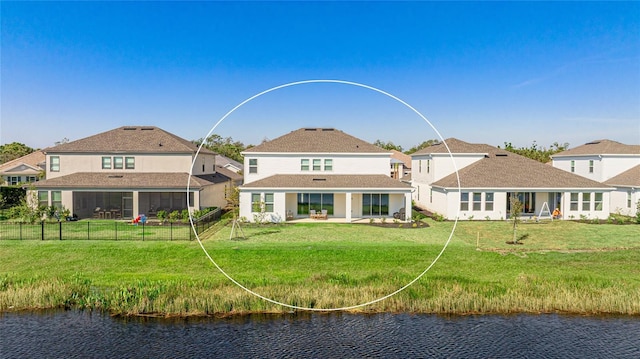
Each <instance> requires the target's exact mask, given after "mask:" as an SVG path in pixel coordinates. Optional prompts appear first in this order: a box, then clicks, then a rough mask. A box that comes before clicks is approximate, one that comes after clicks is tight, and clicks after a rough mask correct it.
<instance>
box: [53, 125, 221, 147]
mask: <svg viewBox="0 0 640 359" xmlns="http://www.w3.org/2000/svg"><path fill="white" fill-rule="evenodd" d="M197 150H198V146H196V145H195V144H194V143H192V142H190V141H187V140H185V139H183V138H180V137H178V136H176V135H174V134H172V133H169V132H166V131H164V130H162V129H160V128H158V127H155V126H122V127H118V128H116V129H113V130H110V131H106V132H102V133H99V134H96V135H93V136H89V137H85V138H82V139H79V140H76V141H71V142H68V143H63V144H61V145H58V146H55V147H51V148H49V149H48V150H47V151H46V152H47V153H69V152H92V153H95V152H103V153H109V152H118V153H122V152H131V153H196V151H197ZM200 153H203V154H205V153H207V154H212V153H213V152H211V151H210V150H208V149H206V148H204V147H203V148H202V149H201V150H200Z"/></svg>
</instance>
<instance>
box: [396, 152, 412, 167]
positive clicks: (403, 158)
mask: <svg viewBox="0 0 640 359" xmlns="http://www.w3.org/2000/svg"><path fill="white" fill-rule="evenodd" d="M391 158H392V159H396V160H399V161H400V162H402V165H403V166H404V167H405V168H411V156H409V155H405V154H404V153H402V152H400V151H396V150H391Z"/></svg>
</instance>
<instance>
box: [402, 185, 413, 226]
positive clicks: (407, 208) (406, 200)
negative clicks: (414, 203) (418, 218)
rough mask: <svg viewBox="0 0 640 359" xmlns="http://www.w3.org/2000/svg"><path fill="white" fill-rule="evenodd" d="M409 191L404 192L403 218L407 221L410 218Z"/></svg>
mask: <svg viewBox="0 0 640 359" xmlns="http://www.w3.org/2000/svg"><path fill="white" fill-rule="evenodd" d="M411 211H412V208H411V192H409V193H405V194H404V218H403V220H405V221H409V220H410V219H411Z"/></svg>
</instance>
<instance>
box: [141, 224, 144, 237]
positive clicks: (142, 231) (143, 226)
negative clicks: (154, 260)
mask: <svg viewBox="0 0 640 359" xmlns="http://www.w3.org/2000/svg"><path fill="white" fill-rule="evenodd" d="M141 222H142V221H141ZM142 241H143V242H144V222H142Z"/></svg>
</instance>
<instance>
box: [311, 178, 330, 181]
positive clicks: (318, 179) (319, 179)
mask: <svg viewBox="0 0 640 359" xmlns="http://www.w3.org/2000/svg"><path fill="white" fill-rule="evenodd" d="M313 180H314V181H326V180H327V179H326V178H314V179H313Z"/></svg>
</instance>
